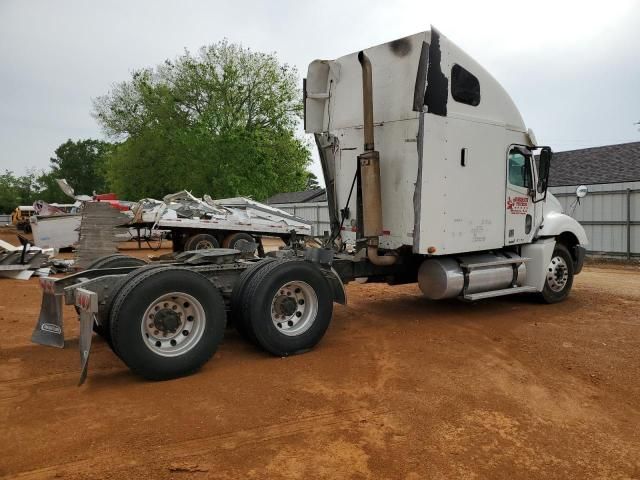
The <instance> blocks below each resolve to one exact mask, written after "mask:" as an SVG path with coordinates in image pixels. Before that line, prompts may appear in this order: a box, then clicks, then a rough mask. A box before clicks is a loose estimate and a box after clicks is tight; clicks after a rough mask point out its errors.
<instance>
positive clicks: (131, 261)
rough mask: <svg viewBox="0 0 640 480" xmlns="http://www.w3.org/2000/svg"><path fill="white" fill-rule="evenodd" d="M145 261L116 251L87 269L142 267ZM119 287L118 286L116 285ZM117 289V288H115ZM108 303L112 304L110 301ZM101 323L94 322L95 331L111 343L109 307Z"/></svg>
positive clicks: (99, 259)
mask: <svg viewBox="0 0 640 480" xmlns="http://www.w3.org/2000/svg"><path fill="white" fill-rule="evenodd" d="M146 264H147V262H145V261H144V260H143V259H141V258H135V257H130V256H128V255H123V254H121V253H114V254H111V255H105V256H104V257H100V258H98V259H96V260H94V261H93V262H92V263H91V264H89V266H88V267H87V268H86V269H87V270H95V269H98V268H118V267H142V266H144V265H146ZM116 288H117V287H116ZM114 290H115V289H114ZM107 305H108V306H110V304H109V302H107ZM100 322H101V323H96V322H93V331H94V332H96V333H97V334H98V335H100V336H101V337H102V338H104V339H105V340H106V341H107V343H108V344H109V345H111V335H110V334H109V325H108V322H109V311H108V307H107V311H106V312H105V314H104V315H103V316H102V317H101V318H100Z"/></svg>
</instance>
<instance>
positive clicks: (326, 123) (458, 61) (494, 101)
mask: <svg viewBox="0 0 640 480" xmlns="http://www.w3.org/2000/svg"><path fill="white" fill-rule="evenodd" d="M423 42H426V43H428V44H429V49H430V50H429V57H430V58H429V66H430V68H429V70H428V72H427V80H428V84H427V92H426V97H427V98H426V100H427V102H426V104H427V106H426V107H425V111H427V113H434V114H438V115H446V116H454V117H463V118H468V119H470V120H474V121H480V122H482V121H484V122H487V123H494V124H502V125H505V127H506V128H508V129H511V130H516V131H522V132H526V127H525V125H524V121H523V120H522V116H521V115H520V112H519V111H518V109H517V107H516V106H515V104H514V103H513V100H512V99H511V97H510V96H509V94H508V93H507V92H506V91H505V90H504V88H502V86H501V85H500V84H499V83H498V82H497V81H496V80H495V79H494V78H493V76H491V74H489V73H488V72H487V71H486V70H485V69H484V68H483V67H482V66H481V65H480V64H478V63H477V62H476V61H475V60H474V59H473V58H471V57H470V56H469V55H467V54H466V53H465V52H464V51H463V50H462V49H460V48H459V47H458V46H456V45H455V44H454V43H453V42H451V41H450V40H449V39H448V38H447V37H445V36H444V35H442V34H441V33H439V32H438V31H437V30H436V29H435V28H432V30H427V31H425V32H421V33H417V34H415V35H411V36H408V37H404V38H401V39H398V40H394V41H392V42H388V43H384V44H381V45H377V46H374V47H370V48H367V49H365V50H364V51H365V53H366V54H367V56H369V58H370V59H371V63H372V66H373V102H374V107H373V111H374V122H375V123H381V122H390V121H397V120H406V119H410V118H416V117H417V115H418V112H415V111H414V110H413V99H414V98H413V97H414V90H415V84H416V73H417V71H418V65H419V62H420V53H421V50H422V44H423ZM438 46H439V48H437V47H438ZM436 54H439V55H440V59H439V66H440V69H439V70H440V72H441V77H440V78H439V79H436V76H437V73H439V72H437V70H436V68H435V67H434V64H433V62H434V61H438V59H437V55H436ZM454 65H459V66H461V67H463V68H464V69H465V70H467V71H469V72H470V73H471V74H473V75H474V76H475V77H476V78H477V79H478V81H479V83H480V92H481V97H482V100H481V101H480V102H479V104H478V105H477V106H472V105H467V104H464V103H460V102H457V101H455V100H454V99H453V97H452V95H451V70H452V68H453V67H454ZM360 77H361V73H360V64H359V63H358V59H357V52H354V53H352V54H349V55H345V56H343V57H340V58H338V59H336V60H315V61H314V62H312V63H311V64H310V65H309V68H308V72H307V79H306V92H305V120H306V132H307V133H321V132H331V131H332V130H336V129H341V128H348V127H356V126H361V125H362V105H361V95H360V92H361V89H362V85H361V83H362V81H361V78H360ZM442 77H444V78H442ZM436 80H444V81H446V87H447V88H446V103H445V102H442V99H438V100H439V102H438V104H437V108H434V107H435V104H432V105H433V106H432V107H431V108H427V107H428V106H429V103H430V102H429V101H428V100H429V98H428V97H429V94H430V92H431V91H430V88H431V89H433V88H434V86H436V85H437V83H436V85H434V82H435V81H436ZM438 90H439V92H438V93H439V94H440V95H441V94H442V92H444V91H445V89H444V86H442V85H440V86H439V88H438ZM436 99H437V98H434V99H433V100H434V101H435V100H436ZM429 110H431V112H429Z"/></svg>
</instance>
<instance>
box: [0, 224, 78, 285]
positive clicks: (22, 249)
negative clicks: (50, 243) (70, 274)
mask: <svg viewBox="0 0 640 480" xmlns="http://www.w3.org/2000/svg"><path fill="white" fill-rule="evenodd" d="M18 238H19V239H20V242H21V243H22V245H21V246H15V245H11V244H10V243H7V242H5V241H4V240H0V277H2V278H13V279H15V280H28V279H29V278H31V276H32V275H36V276H39V277H46V276H48V275H49V274H51V273H63V272H67V271H69V269H70V268H71V266H72V265H73V260H62V259H56V258H52V257H53V255H54V254H55V250H54V249H53V248H47V249H42V248H39V247H36V246H34V245H31V243H30V242H29V240H28V239H26V238H24V237H22V236H20V235H19V236H18Z"/></svg>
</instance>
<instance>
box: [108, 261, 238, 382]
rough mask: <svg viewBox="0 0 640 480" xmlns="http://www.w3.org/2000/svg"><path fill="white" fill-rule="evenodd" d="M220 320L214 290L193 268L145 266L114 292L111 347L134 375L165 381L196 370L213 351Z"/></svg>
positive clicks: (221, 325)
mask: <svg viewBox="0 0 640 480" xmlns="http://www.w3.org/2000/svg"><path fill="white" fill-rule="evenodd" d="M225 324H226V313H225V306H224V300H223V299H222V295H221V294H220V292H219V291H218V290H217V289H216V288H215V287H214V286H213V285H212V284H211V283H210V282H209V281H208V280H207V278H205V277H204V276H202V275H200V274H199V273H196V272H192V271H189V270H185V269H181V268H166V269H151V270H149V271H148V272H146V273H143V274H140V275H139V276H137V277H134V278H132V279H131V281H129V282H128V283H127V284H125V285H124V286H123V287H122V289H121V290H120V291H119V292H118V293H117V295H116V297H115V298H114V301H113V306H112V308H111V315H110V325H109V327H110V331H111V339H112V342H113V348H114V350H115V352H116V353H117V354H118V356H119V357H120V358H121V359H122V360H123V361H124V363H125V364H126V365H127V366H128V367H129V368H130V369H131V370H132V371H133V372H134V373H136V374H138V375H140V376H142V377H144V378H147V379H149V380H166V379H170V378H176V377H181V376H184V375H188V374H190V373H192V372H194V371H196V370H198V369H199V368H200V367H201V366H202V365H204V364H205V363H206V362H207V361H208V360H209V359H210V358H211V356H212V355H213V354H214V353H215V351H216V350H217V348H218V345H219V343H220V342H221V340H222V336H223V334H224V329H225Z"/></svg>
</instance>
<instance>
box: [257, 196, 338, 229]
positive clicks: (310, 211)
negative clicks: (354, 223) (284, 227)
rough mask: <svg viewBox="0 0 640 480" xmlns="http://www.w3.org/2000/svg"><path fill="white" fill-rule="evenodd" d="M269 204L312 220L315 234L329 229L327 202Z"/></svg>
mask: <svg viewBox="0 0 640 480" xmlns="http://www.w3.org/2000/svg"><path fill="white" fill-rule="evenodd" d="M269 206H271V207H275V208H279V209H281V210H284V211H285V212H289V213H291V214H293V215H297V216H298V217H300V218H304V219H305V220H308V221H310V222H313V234H314V235H315V236H318V237H319V236H322V235H324V232H325V231H329V230H330V229H331V225H330V223H329V207H327V202H309V203H280V204H278V203H273V204H269Z"/></svg>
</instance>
